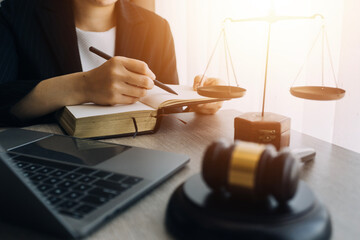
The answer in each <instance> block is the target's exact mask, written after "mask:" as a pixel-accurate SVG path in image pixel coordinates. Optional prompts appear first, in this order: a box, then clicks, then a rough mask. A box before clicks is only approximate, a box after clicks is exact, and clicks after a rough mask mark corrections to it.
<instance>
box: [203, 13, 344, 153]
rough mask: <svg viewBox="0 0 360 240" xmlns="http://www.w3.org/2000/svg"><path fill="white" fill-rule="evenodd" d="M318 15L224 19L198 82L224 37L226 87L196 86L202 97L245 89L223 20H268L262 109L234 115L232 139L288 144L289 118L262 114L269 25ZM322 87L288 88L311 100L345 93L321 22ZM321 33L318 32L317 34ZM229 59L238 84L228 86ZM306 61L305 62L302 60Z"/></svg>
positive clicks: (232, 95)
mask: <svg viewBox="0 0 360 240" xmlns="http://www.w3.org/2000/svg"><path fill="white" fill-rule="evenodd" d="M317 18H321V19H322V20H323V19H324V17H323V16H322V15H320V14H315V15H313V16H310V17H306V16H293V17H292V16H276V15H275V14H274V12H273V11H271V12H270V14H269V15H268V16H265V17H257V18H247V19H237V20H234V19H231V18H227V19H225V20H224V22H223V28H222V30H221V32H220V36H219V39H218V40H217V42H216V45H215V48H214V50H213V52H212V54H211V56H210V59H209V62H208V64H207V66H206V69H205V72H204V74H203V76H202V79H201V81H200V86H201V83H202V81H203V79H204V77H205V74H206V71H207V69H208V67H209V65H210V63H211V60H212V58H213V56H214V53H215V50H216V48H217V46H218V43H219V41H220V38H221V37H222V36H223V38H224V48H225V60H226V71H227V78H228V86H206V87H199V88H198V89H197V91H198V93H199V94H200V95H202V96H206V97H214V98H227V99H229V98H238V97H242V96H244V94H245V92H246V90H245V89H244V88H241V87H239V84H238V81H237V78H236V74H235V69H234V64H233V62H232V58H231V52H230V48H229V45H228V42H227V38H226V31H225V23H226V22H228V21H229V22H233V23H235V22H256V21H261V22H267V23H268V24H269V30H268V39H267V50H266V65H265V79H264V90H263V102H262V112H261V113H258V112H250V113H245V114H242V115H240V116H238V117H237V118H235V123H234V125H235V136H234V138H235V139H239V140H243V141H250V142H257V143H263V144H273V145H274V146H275V147H276V148H277V149H278V150H279V149H281V148H282V147H287V146H289V143H290V122H291V120H290V118H288V117H286V116H283V115H279V114H275V113H271V112H266V113H265V99H266V85H267V80H268V63H269V52H270V40H271V27H272V24H274V23H276V22H279V21H289V20H309V19H317ZM321 31H322V86H299V87H291V89H290V93H291V94H292V95H293V96H296V97H300V98H304V99H310V100H338V99H341V98H342V97H343V96H344V95H345V90H343V89H340V88H338V87H337V81H336V77H335V71H334V67H333V64H332V59H331V52H330V47H329V42H328V37H327V34H326V32H325V27H324V25H323V27H322V29H321ZM319 35H320V34H319ZM319 35H318V37H317V38H316V40H315V41H314V44H313V46H312V47H311V49H310V51H309V53H308V56H307V58H309V56H310V53H311V51H312V49H313V47H314V45H315V43H316V41H317V39H318V38H319ZM325 39H326V42H327V49H328V52H329V58H330V63H331V67H332V71H333V77H334V80H335V84H336V88H332V87H327V86H325V85H324V48H325ZM228 58H229V60H230V63H231V67H232V72H233V74H234V78H235V81H236V85H237V86H230V80H229V66H228ZM305 62H306V61H305ZM304 65H305V63H304V64H303V66H302V67H301V69H300V71H299V73H298V74H297V76H296V78H295V80H294V82H293V84H294V83H295V81H296V80H297V79H298V77H299V76H300V73H301V72H302V70H303V68H304Z"/></svg>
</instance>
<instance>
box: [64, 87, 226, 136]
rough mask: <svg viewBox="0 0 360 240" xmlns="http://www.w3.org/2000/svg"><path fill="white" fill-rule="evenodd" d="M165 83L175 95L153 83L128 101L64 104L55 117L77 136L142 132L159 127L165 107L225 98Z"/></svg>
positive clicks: (71, 133)
mask: <svg viewBox="0 0 360 240" xmlns="http://www.w3.org/2000/svg"><path fill="white" fill-rule="evenodd" d="M169 86H170V87H171V88H172V89H173V90H175V91H176V92H177V93H178V94H179V95H174V94H171V93H168V92H166V91H164V90H162V89H160V88H158V87H154V88H153V89H151V90H149V91H148V93H147V95H146V96H145V97H143V98H141V99H140V101H139V102H136V103H134V104H131V105H115V106H100V105H96V104H93V103H86V104H82V105H76V106H66V107H64V109H63V110H62V111H60V112H59V114H58V121H59V123H60V125H61V126H62V127H63V128H64V129H65V131H66V132H67V133H68V134H69V135H71V136H75V137H80V138H100V137H110V136H118V135H124V136H127V135H134V134H145V133H153V132H155V131H156V130H157V129H158V128H159V126H160V122H161V121H160V120H161V114H162V113H164V112H165V110H166V109H168V108H177V107H183V106H190V105H194V104H200V103H208V102H215V101H223V100H226V99H219V98H207V97H202V96H200V95H199V94H198V93H197V92H196V91H193V89H192V87H190V86H181V85H169Z"/></svg>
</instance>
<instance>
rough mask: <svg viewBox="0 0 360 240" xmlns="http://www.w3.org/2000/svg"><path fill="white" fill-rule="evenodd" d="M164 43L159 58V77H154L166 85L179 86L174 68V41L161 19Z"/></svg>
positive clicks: (168, 27)
mask: <svg viewBox="0 0 360 240" xmlns="http://www.w3.org/2000/svg"><path fill="white" fill-rule="evenodd" d="M163 24H164V26H163V29H164V41H163V43H164V44H163V52H162V56H161V59H162V61H161V63H162V64H161V72H160V76H156V77H157V79H159V80H160V81H162V82H164V83H167V84H179V77H178V72H177V67H176V55H175V45H174V39H173V36H172V33H171V30H170V26H169V23H168V22H167V21H166V20H165V19H163Z"/></svg>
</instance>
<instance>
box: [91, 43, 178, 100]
mask: <svg viewBox="0 0 360 240" xmlns="http://www.w3.org/2000/svg"><path fill="white" fill-rule="evenodd" d="M89 51H90V52H93V53H95V54H96V55H98V56H100V57H102V58H104V59H106V60H109V59H110V58H111V56H109V55H107V54H106V53H104V52H102V51H100V50H99V49H97V48H94V47H90V48H89ZM153 81H154V84H155V85H156V86H158V87H159V88H161V89H163V90H165V91H167V92H169V93H172V94H175V95H178V94H177V93H176V92H175V91H174V90H172V89H171V88H169V87H168V86H166V85H165V84H163V83H161V82H159V81H158V80H156V79H155V80H153Z"/></svg>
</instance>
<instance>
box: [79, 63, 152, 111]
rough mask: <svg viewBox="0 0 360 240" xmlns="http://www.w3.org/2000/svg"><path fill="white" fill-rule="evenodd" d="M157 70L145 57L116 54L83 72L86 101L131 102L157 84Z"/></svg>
mask: <svg viewBox="0 0 360 240" xmlns="http://www.w3.org/2000/svg"><path fill="white" fill-rule="evenodd" d="M155 78H156V77H155V74H154V73H153V72H152V71H151V70H150V69H149V67H148V66H147V64H146V63H145V62H143V61H139V60H136V59H131V58H126V57H113V58H111V59H110V60H108V61H107V62H105V63H104V64H103V65H101V66H100V67H98V68H95V69H93V70H90V71H89V72H87V73H85V74H84V80H85V81H84V88H83V93H84V96H85V99H86V101H87V102H93V103H96V104H101V105H115V104H131V103H135V102H136V101H138V100H139V98H141V97H143V96H145V95H146V92H147V90H149V89H151V88H153V87H154V81H153V80H154V79H155Z"/></svg>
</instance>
